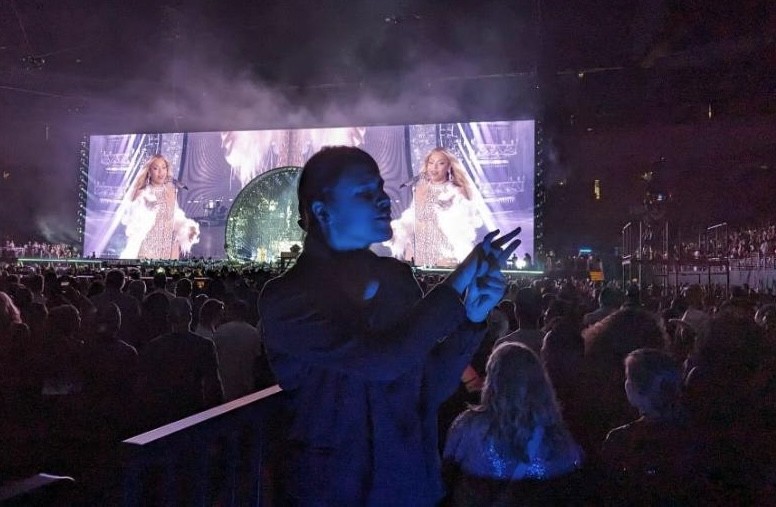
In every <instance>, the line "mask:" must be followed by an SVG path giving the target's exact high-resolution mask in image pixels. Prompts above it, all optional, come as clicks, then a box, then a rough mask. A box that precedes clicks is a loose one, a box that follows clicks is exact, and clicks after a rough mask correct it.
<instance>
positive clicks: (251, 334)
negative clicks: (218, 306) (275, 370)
mask: <svg viewBox="0 0 776 507" xmlns="http://www.w3.org/2000/svg"><path fill="white" fill-rule="evenodd" d="M247 316H248V305H247V304H246V303H245V301H241V300H237V301H234V302H233V303H231V304H230V305H229V306H228V307H227V308H226V320H227V322H226V323H224V324H221V325H220V326H218V329H216V332H215V335H214V336H213V342H215V344H216V351H217V352H218V371H219V373H220V374H221V381H222V382H223V384H224V397H225V399H226V401H231V400H234V399H237V398H240V397H242V396H245V395H246V394H250V393H252V392H254V391H255V390H256V375H257V373H258V372H257V371H256V369H257V367H258V366H259V359H260V357H261V355H262V347H261V335H260V334H259V332H258V331H257V330H256V328H255V327H253V326H251V325H250V324H248V323H247V322H246V318H247Z"/></svg>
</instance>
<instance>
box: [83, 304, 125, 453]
mask: <svg viewBox="0 0 776 507" xmlns="http://www.w3.org/2000/svg"><path fill="white" fill-rule="evenodd" d="M122 325H123V324H122V319H121V311H120V310H119V307H118V306H117V305H116V304H115V303H106V304H104V305H102V306H98V307H97V315H96V316H95V322H94V332H93V336H92V340H91V341H90V342H89V343H88V344H87V346H86V352H85V357H86V361H85V362H84V393H85V395H86V400H87V404H88V406H89V407H90V413H91V415H92V417H94V419H95V420H97V421H100V425H99V427H98V428H95V430H96V431H99V433H100V434H102V435H104V436H106V437H108V438H120V437H122V436H126V435H127V434H128V432H129V431H131V429H132V422H133V420H134V411H133V409H134V401H135V400H134V389H135V384H136V383H137V370H138V356H137V351H136V350H135V348H134V347H132V346H131V345H129V344H128V343H126V342H124V341H122V340H120V339H119V336H120V330H121V327H122Z"/></svg>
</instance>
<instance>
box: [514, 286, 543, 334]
mask: <svg viewBox="0 0 776 507" xmlns="http://www.w3.org/2000/svg"><path fill="white" fill-rule="evenodd" d="M515 313H516V314H517V316H518V318H519V319H520V321H521V325H525V323H526V322H525V321H530V322H531V323H533V324H536V323H537V322H538V321H539V317H541V314H542V297H541V296H540V295H539V292H537V291H536V289H533V288H531V287H523V288H522V289H520V290H519V291H517V294H516V295H515Z"/></svg>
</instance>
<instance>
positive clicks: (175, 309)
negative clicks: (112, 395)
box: [138, 295, 224, 429]
mask: <svg viewBox="0 0 776 507" xmlns="http://www.w3.org/2000/svg"><path fill="white" fill-rule="evenodd" d="M160 296H161V297H164V296H163V295H160ZM169 322H170V326H171V328H172V332H170V333H167V334H163V335H161V336H159V337H158V338H155V339H154V340H152V341H151V342H150V343H149V344H148V345H146V347H145V349H143V351H142V353H141V355H140V375H139V379H138V382H139V383H138V393H139V396H140V401H141V404H142V407H143V408H142V413H143V415H144V426H145V428H146V429H151V428H155V427H158V426H162V425H164V424H168V423H171V422H174V421H177V420H179V419H183V418H184V417H188V416H190V415H193V414H196V413H197V412H201V411H203V410H206V409H208V408H211V407H214V406H216V405H219V404H221V403H223V402H224V390H223V387H222V385H221V377H220V376H219V374H218V357H217V355H216V347H215V345H214V344H213V342H212V341H211V340H209V339H207V338H203V337H202V336H198V335H196V334H194V333H192V332H191V331H189V326H190V324H191V303H190V302H189V301H188V300H187V299H184V298H176V299H174V300H173V301H172V303H170V308H169Z"/></svg>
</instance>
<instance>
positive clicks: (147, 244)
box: [121, 183, 199, 259]
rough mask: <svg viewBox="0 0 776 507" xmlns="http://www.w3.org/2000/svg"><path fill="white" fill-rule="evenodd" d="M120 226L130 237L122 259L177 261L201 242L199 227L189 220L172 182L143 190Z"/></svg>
mask: <svg viewBox="0 0 776 507" xmlns="http://www.w3.org/2000/svg"><path fill="white" fill-rule="evenodd" d="M121 223H122V224H124V225H125V226H126V235H127V244H126V246H125V247H124V250H123V251H122V252H121V258H122V259H178V258H179V257H180V256H181V254H184V255H185V254H188V253H189V252H190V251H191V247H192V246H193V245H194V244H196V243H198V242H199V224H198V223H197V222H195V221H194V220H191V219H189V218H186V215H185V214H184V213H183V210H182V209H180V207H179V206H178V201H177V199H176V190H175V188H174V187H173V186H172V185H171V184H170V183H167V184H164V185H148V186H146V187H145V188H144V189H143V190H141V191H140V194H139V195H138V196H137V198H136V199H135V200H134V201H132V202H131V203H130V205H129V209H128V211H127V213H126V215H124V218H123V220H122V221H121ZM192 232H193V234H192Z"/></svg>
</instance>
